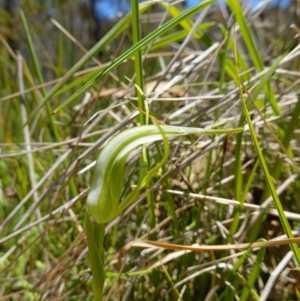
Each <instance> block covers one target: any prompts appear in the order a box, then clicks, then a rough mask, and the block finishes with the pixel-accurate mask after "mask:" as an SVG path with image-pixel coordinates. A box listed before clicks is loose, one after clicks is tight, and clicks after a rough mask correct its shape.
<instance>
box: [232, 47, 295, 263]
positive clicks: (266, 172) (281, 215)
mask: <svg viewBox="0 0 300 301" xmlns="http://www.w3.org/2000/svg"><path fill="white" fill-rule="evenodd" d="M235 60H236V71H237V74H238V73H239V69H238V60H237V55H236V52H235ZM239 90H240V97H241V102H242V107H243V112H244V114H245V117H246V121H247V123H248V126H249V130H250V134H251V138H252V141H253V143H254V147H255V150H256V153H257V155H258V158H259V161H260V164H261V167H262V169H263V173H264V176H265V180H266V183H267V186H268V189H269V191H270V194H271V196H272V198H273V200H274V204H275V206H276V209H277V210H278V214H279V219H280V221H281V224H282V227H283V230H284V232H285V234H286V236H287V237H288V238H293V237H294V236H293V234H292V231H291V228H290V225H289V222H288V220H287V218H286V216H285V214H284V211H283V207H282V205H281V202H280V199H279V197H278V195H277V193H276V190H275V187H274V184H273V181H272V178H271V175H270V172H269V169H268V166H267V164H266V161H265V158H264V156H263V153H262V151H261V148H260V146H259V142H258V139H257V137H256V134H255V129H254V127H253V124H252V120H251V117H250V114H249V112H248V108H247V105H246V102H245V99H244V91H243V85H242V83H240V85H239ZM290 248H291V249H292V251H293V253H294V256H295V260H296V262H297V265H298V266H300V252H299V249H298V245H297V244H295V243H293V244H290Z"/></svg>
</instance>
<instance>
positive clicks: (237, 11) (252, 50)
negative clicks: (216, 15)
mask: <svg viewBox="0 0 300 301" xmlns="http://www.w3.org/2000/svg"><path fill="white" fill-rule="evenodd" d="M226 3H227V4H228V6H229V7H230V9H231V11H232V13H233V15H234V17H235V19H236V21H237V23H238V24H239V27H240V31H241V34H242V36H243V39H244V42H245V44H246V46H247V49H248V51H249V54H250V56H251V58H252V61H253V64H254V66H255V68H256V70H257V72H261V71H262V70H263V69H264V64H263V61H262V59H261V57H260V55H259V50H258V47H257V45H256V43H255V41H254V38H253V35H252V33H251V30H250V28H249V26H248V24H247V21H246V18H245V16H244V13H243V10H242V7H241V5H240V3H239V1H237V0H226ZM264 89H265V93H266V95H268V98H269V101H270V104H271V106H272V108H273V111H274V113H275V114H276V115H280V109H279V106H278V104H277V100H276V97H275V94H274V91H273V89H272V88H271V86H270V84H269V83H267V84H266V85H264Z"/></svg>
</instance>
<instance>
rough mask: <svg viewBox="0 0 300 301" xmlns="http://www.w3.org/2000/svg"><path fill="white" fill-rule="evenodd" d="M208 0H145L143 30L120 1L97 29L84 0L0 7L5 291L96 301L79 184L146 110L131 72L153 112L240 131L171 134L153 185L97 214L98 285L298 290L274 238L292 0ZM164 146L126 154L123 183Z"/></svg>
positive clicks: (0, 289)
mask: <svg viewBox="0 0 300 301" xmlns="http://www.w3.org/2000/svg"><path fill="white" fill-rule="evenodd" d="M213 2H214V1H209V0H207V1H204V2H203V3H202V4H199V5H198V6H196V7H194V8H191V9H190V11H189V12H190V13H189V14H188V13H186V12H187V10H185V7H184V6H183V3H177V4H176V5H172V4H171V5H169V4H167V3H162V2H159V3H156V4H155V5H152V4H147V3H146V4H145V5H144V6H143V7H142V8H141V11H140V13H141V16H140V22H141V24H142V26H141V34H142V38H145V39H143V40H141V41H140V39H139V37H138V36H135V34H134V31H133V28H137V27H138V24H137V20H135V19H133V21H132V18H131V15H130V14H129V15H127V16H125V17H124V18H120V19H118V20H115V21H114V22H106V23H105V24H102V27H101V31H97V32H95V23H94V20H93V19H92V14H91V11H90V9H89V6H88V3H87V2H84V1H82V2H78V3H77V2H76V3H75V2H74V1H71V0H60V1H53V3H54V7H53V8H52V9H50V10H49V7H48V6H47V3H46V2H42V1H41V2H38V1H29V0H23V1H22V3H21V8H22V12H21V13H20V14H19V13H18V14H17V15H16V16H15V17H14V19H12V17H11V16H9V15H8V14H7V13H6V11H5V10H3V9H1V8H0V61H1V63H0V65H1V68H0V122H1V127H0V208H1V210H0V223H1V225H0V233H1V236H0V299H1V300H92V298H93V292H92V286H91V272H90V269H89V265H88V252H87V243H86V236H85V231H84V228H83V225H84V212H85V202H86V196H87V193H88V190H89V185H90V182H91V177H92V175H93V162H94V161H95V160H96V158H97V156H98V153H99V150H98V149H99V147H101V146H102V145H103V144H104V143H105V142H106V141H107V140H108V139H109V137H111V136H112V135H114V134H115V133H116V132H118V131H119V130H121V129H125V128H127V127H132V126H139V125H141V124H142V122H143V121H141V120H142V119H143V118H139V117H138V118H137V116H138V115H139V116H145V114H146V112H145V110H143V108H141V106H140V105H139V103H138V102H137V97H136V92H135V89H134V84H135V83H137V81H136V80H139V83H140V84H138V85H139V86H140V87H141V88H142V91H143V93H140V95H139V97H143V99H144V100H146V101H147V103H148V106H149V107H148V108H149V115H150V117H151V118H150V120H151V119H152V120H158V121H160V122H161V123H165V124H170V125H178V126H192V127H198V128H207V127H218V128H222V127H240V126H244V131H243V132H242V133H241V134H238V135H227V136H225V135H218V136H214V137H213V136H209V135H205V136H203V137H195V136H188V137H186V138H180V139H176V140H171V141H170V149H171V150H170V158H169V161H168V163H167V164H166V165H165V166H164V167H163V168H161V169H160V171H159V172H158V174H157V175H156V177H154V178H153V182H152V184H151V186H149V188H148V189H147V190H146V191H142V192H141V197H140V198H139V199H138V200H137V201H138V202H137V203H136V204H135V205H134V206H133V207H131V208H129V210H126V212H124V213H123V214H122V215H121V216H120V217H118V218H117V219H116V220H114V221H112V222H111V223H109V224H108V225H107V227H106V234H107V235H106V238H105V241H104V247H105V249H106V252H105V266H106V270H107V274H106V276H107V279H106V283H105V287H104V289H105V299H106V300H281V301H282V300H298V299H299V295H300V292H299V291H300V286H299V281H300V280H299V279H300V278H299V269H297V267H299V258H300V256H299V250H298V247H297V245H295V244H294V245H290V246H292V250H291V248H290V247H289V245H288V244H287V240H286V238H287V237H289V238H291V237H292V236H298V235H299V223H298V222H299V220H300V214H299V211H300V210H299V209H300V195H299V191H300V190H299V189H300V181H299V168H298V166H299V114H300V98H299V83H300V79H299V78H300V73H299V55H300V49H299V26H300V25H299V13H300V3H299V1H296V0H295V1H292V3H291V5H290V6H289V7H288V8H287V9H285V10H281V9H278V8H277V7H273V8H266V5H262V6H261V7H258V8H257V9H256V10H249V9H247V7H243V9H241V6H240V4H239V2H238V1H236V0H228V1H227V4H228V6H227V7H225V6H218V5H215V4H213ZM265 4H267V2H265ZM232 12H233V14H232ZM185 13H186V15H184V14H185ZM179 18H181V19H180V20H179ZM172 21H173V23H172ZM168 26H169V27H168ZM97 35H99V36H100V37H101V39H100V40H99V42H98V40H96V39H97ZM146 38H147V39H146ZM133 44H135V46H132V45H133ZM132 47H133V48H132ZM134 47H135V48H134ZM136 55H137V56H136ZM139 57H140V58H141V62H142V64H141V65H140V66H138V67H137V65H136V63H135V62H136V61H137V60H138V59H139ZM100 75H101V76H100ZM95 76H98V78H97V80H94V81H93V80H92V79H93V78H94V77H95ZM91 80H92V81H91ZM82 87H86V89H82ZM74 93H75V94H74ZM73 96H74V97H73ZM67 99H69V100H72V101H70V102H69V103H68V104H64V102H65V101H66V100H67ZM62 104H63V107H62V108H61V109H59V110H56V109H57V108H58V107H59V106H61V105H62ZM144 109H145V108H144ZM53 110H56V111H55V114H51V113H52V112H53ZM138 113H139V114H138ZM248 113H249V116H250V117H251V119H249V118H247V116H248V115H247V114H248ZM251 124H252V125H253V127H251ZM256 139H257V140H256ZM163 153H164V149H163V144H160V143H156V144H154V145H151V146H150V145H149V147H148V153H147V156H148V161H149V166H140V165H139V162H140V161H139V154H140V151H139V150H138V151H137V152H134V153H133V154H132V155H131V156H130V158H129V160H128V164H127V167H126V177H125V178H126V182H125V183H124V194H126V193H128V192H129V191H130V189H131V187H132V185H135V184H136V183H137V179H138V177H139V172H140V170H141V169H144V168H149V167H152V166H155V164H156V162H159V161H160V160H161V158H162V156H163ZM274 187H275V188H276V190H275V189H273V188H274ZM270 195H271V196H270ZM285 220H286V221H287V223H285ZM141 239H143V240H151V241H152V242H153V241H156V242H158V243H159V242H165V243H170V244H177V245H181V246H183V248H182V249H181V250H178V249H176V248H175V247H174V246H173V245H168V247H169V249H168V250H167V245H164V246H163V245H158V246H161V247H162V248H158V246H154V245H152V246H151V245H147V246H144V247H143V248H141V247H140V246H139V245H138V242H137V240H141ZM265 240H267V241H269V242H271V244H272V246H269V245H268V244H269V243H266V244H265V245H264V246H268V247H267V248H265V247H261V245H260V247H256V248H245V246H242V245H240V244H242V243H253V242H257V241H265ZM276 241H277V242H276ZM233 244H235V245H237V248H236V249H234V248H233V247H230V246H228V249H227V250H225V249H224V250H216V248H213V247H212V248H211V249H208V250H206V251H199V250H198V251H196V252H195V251H191V250H190V249H189V247H190V246H199V245H201V246H203V245H207V246H227V245H233ZM277 244H278V245H277ZM281 244H283V245H281ZM293 246H294V247H293ZM247 247H248V245H247Z"/></svg>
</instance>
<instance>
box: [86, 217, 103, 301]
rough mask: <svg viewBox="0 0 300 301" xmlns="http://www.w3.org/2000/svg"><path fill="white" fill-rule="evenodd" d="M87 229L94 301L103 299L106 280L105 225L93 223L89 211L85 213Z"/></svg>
mask: <svg viewBox="0 0 300 301" xmlns="http://www.w3.org/2000/svg"><path fill="white" fill-rule="evenodd" d="M85 229H86V236H87V244H88V249H89V257H90V266H91V270H92V274H93V290H94V301H102V299H103V287H104V281H105V270H104V247H103V241H104V235H105V225H104V224H99V223H96V222H95V224H94V225H93V224H92V222H91V220H90V215H89V213H88V212H86V214H85Z"/></svg>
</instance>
